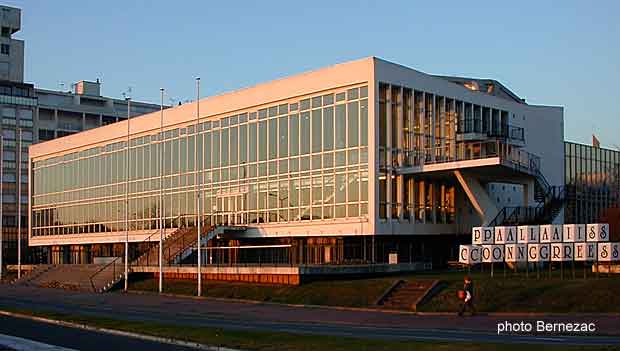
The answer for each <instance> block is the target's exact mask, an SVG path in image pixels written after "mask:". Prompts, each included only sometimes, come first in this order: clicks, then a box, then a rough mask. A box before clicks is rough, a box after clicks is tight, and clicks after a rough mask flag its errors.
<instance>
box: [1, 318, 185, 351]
mask: <svg viewBox="0 0 620 351" xmlns="http://www.w3.org/2000/svg"><path fill="white" fill-rule="evenodd" d="M0 334H4V335H11V336H16V337H20V338H24V339H28V340H33V341H37V342H40V343H45V344H49V345H54V346H60V347H63V348H67V349H74V350H89V351H111V350H112V351H113V350H149V351H164V350H176V351H189V350H195V349H192V348H187V347H179V346H175V345H170V344H160V343H156V342H152V341H145V340H140V339H135V338H130V337H123V336H117V335H109V334H103V333H96V332H92V331H86V330H81V329H75V328H68V327H62V326H58V325H53V324H48V323H43V322H36V321H31V320H28V319H22V318H12V317H6V316H0ZM1 343H2V339H1V338H0V345H1ZM1 348H2V346H0V349H1Z"/></svg>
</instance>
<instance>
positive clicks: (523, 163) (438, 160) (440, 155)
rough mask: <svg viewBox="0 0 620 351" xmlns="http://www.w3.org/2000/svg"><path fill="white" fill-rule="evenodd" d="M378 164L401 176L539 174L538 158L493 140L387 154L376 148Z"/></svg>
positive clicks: (388, 152) (383, 149)
mask: <svg viewBox="0 0 620 351" xmlns="http://www.w3.org/2000/svg"><path fill="white" fill-rule="evenodd" d="M379 164H380V167H381V168H387V167H392V168H395V169H396V170H397V172H398V173H401V174H411V173H422V172H433V171H441V170H448V169H460V168H469V167H483V166H494V165H502V166H505V167H509V168H512V169H513V170H516V171H519V172H524V173H528V174H530V175H535V174H537V173H538V172H539V170H540V157H538V156H536V155H534V154H532V153H529V152H527V151H524V150H522V149H521V148H519V147H516V146H514V145H511V144H508V143H505V142H503V141H499V140H495V141H482V142H466V143H463V142H461V143H457V144H456V146H455V147H454V148H452V147H450V146H445V147H434V148H424V149H415V150H405V151H401V150H391V151H387V150H386V149H385V148H384V147H379Z"/></svg>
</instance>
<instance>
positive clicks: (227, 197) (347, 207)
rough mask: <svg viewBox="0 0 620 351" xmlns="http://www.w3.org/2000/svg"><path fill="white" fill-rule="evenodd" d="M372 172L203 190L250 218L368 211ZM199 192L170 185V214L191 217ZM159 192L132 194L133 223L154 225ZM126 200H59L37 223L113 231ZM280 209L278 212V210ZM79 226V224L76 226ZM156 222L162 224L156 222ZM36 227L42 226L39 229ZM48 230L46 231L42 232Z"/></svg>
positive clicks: (206, 204)
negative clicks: (93, 226) (101, 226)
mask: <svg viewBox="0 0 620 351" xmlns="http://www.w3.org/2000/svg"><path fill="white" fill-rule="evenodd" d="M368 186H369V184H368V172H367V169H365V168H361V169H359V170H356V171H349V172H343V173H336V174H329V175H322V176H320V175H319V176H312V177H305V178H295V179H286V180H279V181H277V180H276V181H268V182H260V183H259V182H257V181H256V180H255V181H253V182H250V183H244V184H242V185H240V184H238V183H237V184H236V185H235V186H220V187H214V188H213V189H210V190H208V191H204V192H203V193H202V195H201V201H202V203H201V208H202V209H203V210H202V211H203V213H205V215H207V214H208V215H214V216H215V215H222V214H235V215H236V214H244V216H245V218H246V219H247V221H248V222H249V223H269V222H289V221H304V220H319V219H331V218H344V217H358V216H361V215H366V214H367V211H368V208H367V206H368V205H367V203H368ZM195 201H196V199H195V192H193V191H191V190H190V191H188V190H187V188H186V187H184V188H179V189H177V190H170V191H168V190H167V191H166V194H165V195H164V216H165V218H167V219H174V218H179V217H187V218H191V217H192V216H194V213H195ZM159 203H160V202H159V195H158V193H157V192H153V193H152V194H146V195H141V196H139V197H137V196H136V195H134V194H132V198H131V199H130V200H129V213H130V217H129V219H130V220H131V221H132V229H140V230H141V229H151V227H150V226H148V225H147V226H146V227H145V225H146V224H147V223H155V222H156V220H157V218H159V210H158V208H159ZM124 204H125V200H124V198H123V197H122V196H119V197H117V198H115V199H108V200H105V201H98V202H94V203H93V202H91V203H79V204H76V205H58V206H55V207H51V208H47V209H35V210H33V228H34V229H40V228H47V227H62V226H64V227H68V228H69V229H66V230H68V232H65V231H64V230H63V233H69V234H71V233H74V232H75V230H79V229H77V228H79V227H82V226H83V225H85V224H93V223H100V224H105V226H106V227H108V228H109V229H110V231H115V230H116V229H118V228H122V227H123V226H124V220H125V205H124ZM275 214H277V215H275ZM71 228H73V229H71ZM152 228H153V229H154V228H156V224H154V226H153V227H152ZM35 233H36V232H35ZM42 235H43V234H42Z"/></svg>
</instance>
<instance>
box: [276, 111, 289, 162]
mask: <svg viewBox="0 0 620 351" xmlns="http://www.w3.org/2000/svg"><path fill="white" fill-rule="evenodd" d="M278 127H279V135H280V137H279V138H278V139H279V140H278V142H279V146H280V157H286V156H288V117H287V116H284V117H280V119H279V126H278Z"/></svg>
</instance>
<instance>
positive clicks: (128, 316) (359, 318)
mask: <svg viewBox="0 0 620 351" xmlns="http://www.w3.org/2000/svg"><path fill="white" fill-rule="evenodd" d="M2 307H11V308H18V309H27V310H40V311H50V312H58V313H67V314H73V315H88V316H98V317H105V318H113V319H123V320H135V321H150V322H155V323H160V324H161V323H166V324H176V325H187V326H195V327H212V328H222V329H234V330H253V331H278V332H291V333H304V334H317V335H334V336H352V337H360V338H373V339H389V340H437V341H473V342H501V343H506V342H509V343H536V344H558V345H568V344H570V345H620V330H619V328H618V325H620V317H618V316H617V315H607V316H604V315H579V316H574V317H570V316H564V315H550V316H546V317H544V318H538V317H532V316H528V315H523V316H511V317H510V318H507V317H493V316H476V317H468V318H463V319H459V318H456V317H454V316H420V315H412V314H401V313H382V312H375V311H350V310H335V309H330V308H306V307H291V306H282V305H273V304H262V303H243V302H228V301H221V300H212V299H191V298H177V297H169V296H156V295H138V294H122V293H109V294H91V293H83V292H68V291H63V290H56V289H44V288H32V287H20V286H6V285H4V286H2V287H1V289H0V309H1V308H2ZM505 320H509V321H513V322H520V321H530V322H534V323H535V322H536V321H537V320H544V321H548V322H588V323H589V322H594V323H596V327H597V332H596V333H595V335H594V336H593V335H587V336H585V335H564V336H562V335H557V334H538V335H518V334H512V335H497V323H498V322H503V321H505ZM0 332H1V330H0ZM605 335H607V336H605Z"/></svg>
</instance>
